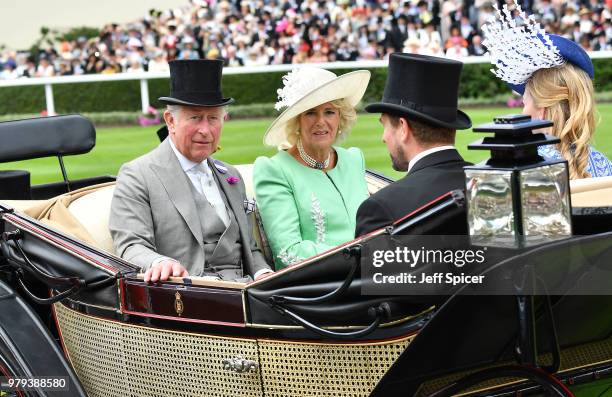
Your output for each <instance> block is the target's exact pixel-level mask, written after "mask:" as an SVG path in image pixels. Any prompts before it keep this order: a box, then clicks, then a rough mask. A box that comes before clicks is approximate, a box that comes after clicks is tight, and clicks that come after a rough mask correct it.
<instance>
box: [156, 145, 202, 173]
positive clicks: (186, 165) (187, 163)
mask: <svg viewBox="0 0 612 397" xmlns="http://www.w3.org/2000/svg"><path fill="white" fill-rule="evenodd" d="M166 139H169V140H170V147H171V148H172V151H173V152H174V154H175V155H176V158H177V159H178V161H179V163H180V164H181V168H182V169H183V171H184V172H189V171H191V170H192V169H193V167H196V166H198V165H199V164H202V166H203V167H204V169H205V171H206V172H207V173H208V172H209V167H208V161H206V159H204V160H203V161H202V162H201V163H196V162H193V161H191V160H189V159H188V158H187V157H185V155H183V153H181V152H180V151H179V150H178V149H177V148H176V146H175V145H174V142H173V141H172V138H171V137H168V138H166Z"/></svg>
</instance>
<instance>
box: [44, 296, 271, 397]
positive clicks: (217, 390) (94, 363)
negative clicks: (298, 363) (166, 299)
mask: <svg viewBox="0 0 612 397" xmlns="http://www.w3.org/2000/svg"><path fill="white" fill-rule="evenodd" d="M55 310H56V313H57V319H58V324H59V327H60V331H61V333H62V338H63V341H64V345H65V347H66V349H67V351H68V352H69V358H70V361H71V362H72V365H73V367H74V369H75V371H76V373H77V375H78V376H79V379H80V380H81V382H82V383H83V386H84V387H85V389H86V390H87V393H88V395H89V396H91V397H96V396H100V397H102V396H135V397H136V396H137V397H147V396H160V395H163V396H181V397H183V396H211V397H212V396H215V397H216V396H220V397H221V396H223V397H226V396H230V395H240V396H262V392H261V380H260V377H259V374H258V373H242V374H240V373H236V372H232V371H229V370H225V369H223V364H222V361H223V360H224V359H230V358H233V357H236V356H242V357H243V358H245V359H249V360H253V361H256V362H257V343H256V342H254V341H249V340H244V339H231V338H217V337H211V336H207V335H198V334H190V333H182V332H171V331H166V330H164V331H161V330H155V329H152V328H146V327H139V326H133V325H129V324H122V323H118V322H113V321H108V320H103V319H99V318H96V317H92V316H88V315H85V314H82V313H78V312H75V311H73V310H71V309H68V308H66V307H65V306H63V305H61V304H56V305H55Z"/></svg>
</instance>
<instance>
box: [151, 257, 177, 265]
mask: <svg viewBox="0 0 612 397" xmlns="http://www.w3.org/2000/svg"><path fill="white" fill-rule="evenodd" d="M162 261H174V259H172V258H168V257H167V256H160V257H159V258H156V259H154V260H153V262H151V267H153V266H155V265H157V264H158V263H159V262H162ZM175 262H176V261H175Z"/></svg>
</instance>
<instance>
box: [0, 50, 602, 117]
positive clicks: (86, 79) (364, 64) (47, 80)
mask: <svg viewBox="0 0 612 397" xmlns="http://www.w3.org/2000/svg"><path fill="white" fill-rule="evenodd" d="M589 55H590V56H591V58H592V59H602V58H612V51H598V52H592V53H590V54H589ZM461 61H462V62H463V63H465V64H473V63H489V58H488V57H487V56H479V57H476V56H472V57H467V58H463V59H461ZM308 65H310V66H317V67H321V68H324V69H366V68H367V69H370V68H384V67H387V61H355V62H328V63H317V64H308ZM296 66H299V65H291V64H288V65H267V66H242V67H232V68H229V67H228V68H224V69H223V74H224V75H229V74H250V73H269V72H288V71H290V70H292V69H293V68H295V67H296ZM169 77H170V74H169V73H168V72H154V73H149V72H144V73H119V74H88V75H79V76H58V77H35V78H21V79H16V80H0V89H1V88H2V87H23V86H32V85H34V86H41V85H42V86H44V87H45V100H46V106H47V114H48V115H50V116H51V115H55V114H56V113H55V103H54V99H53V86H54V85H57V84H76V83H91V82H105V81H120V80H139V81H140V104H141V108H142V112H143V113H147V111H148V109H149V80H152V79H163V78H169ZM491 77H493V75H491Z"/></svg>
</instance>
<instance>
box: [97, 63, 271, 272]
mask: <svg viewBox="0 0 612 397" xmlns="http://www.w3.org/2000/svg"><path fill="white" fill-rule="evenodd" d="M222 67H223V64H222V61H218V60H193V61H192V60H186V61H173V62H170V80H171V93H170V96H168V97H161V98H159V101H160V102H162V103H165V104H166V105H167V109H166V111H165V112H164V120H165V122H166V125H167V127H168V131H169V138H168V139H165V140H164V141H163V142H162V143H161V144H160V145H159V146H158V147H157V148H155V149H154V150H153V151H151V152H149V153H147V154H145V155H144V156H142V157H139V158H137V159H136V160H133V161H131V162H129V163H126V164H124V165H123V166H122V167H121V169H120V171H119V175H118V177H117V186H116V188H115V193H114V197H113V201H112V206H111V216H110V221H109V228H110V231H111V234H112V237H113V241H114V244H115V248H116V250H117V253H118V254H119V255H120V256H121V257H122V258H124V259H126V260H128V261H130V262H132V263H135V264H137V265H139V266H141V268H142V270H143V271H145V275H144V280H145V282H149V281H153V282H156V281H158V280H161V281H163V280H167V279H168V278H169V277H170V276H174V277H185V276H188V275H194V276H216V277H219V278H220V279H222V280H233V281H249V280H250V279H251V277H252V278H254V279H256V278H258V277H260V276H261V275H263V274H265V273H268V272H271V270H270V267H269V266H268V264H267V263H266V262H265V259H264V257H263V255H262V254H261V252H260V250H259V249H258V247H257V245H256V243H255V241H254V239H253V237H252V234H251V231H252V227H251V225H249V220H248V218H247V216H246V213H245V203H246V201H245V200H246V193H245V187H244V182H243V181H242V180H241V179H240V174H239V173H238V171H237V170H236V169H235V168H234V167H232V166H230V165H228V164H224V163H221V162H220V161H218V160H214V159H213V158H212V157H210V156H211V155H212V154H213V153H214V152H215V151H216V150H217V146H218V143H219V138H220V136H221V130H222V128H223V124H224V121H225V118H226V117H225V116H226V108H227V105H229V104H230V103H232V102H233V101H234V100H233V99H232V98H224V97H223V95H222V93H221V72H222Z"/></svg>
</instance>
